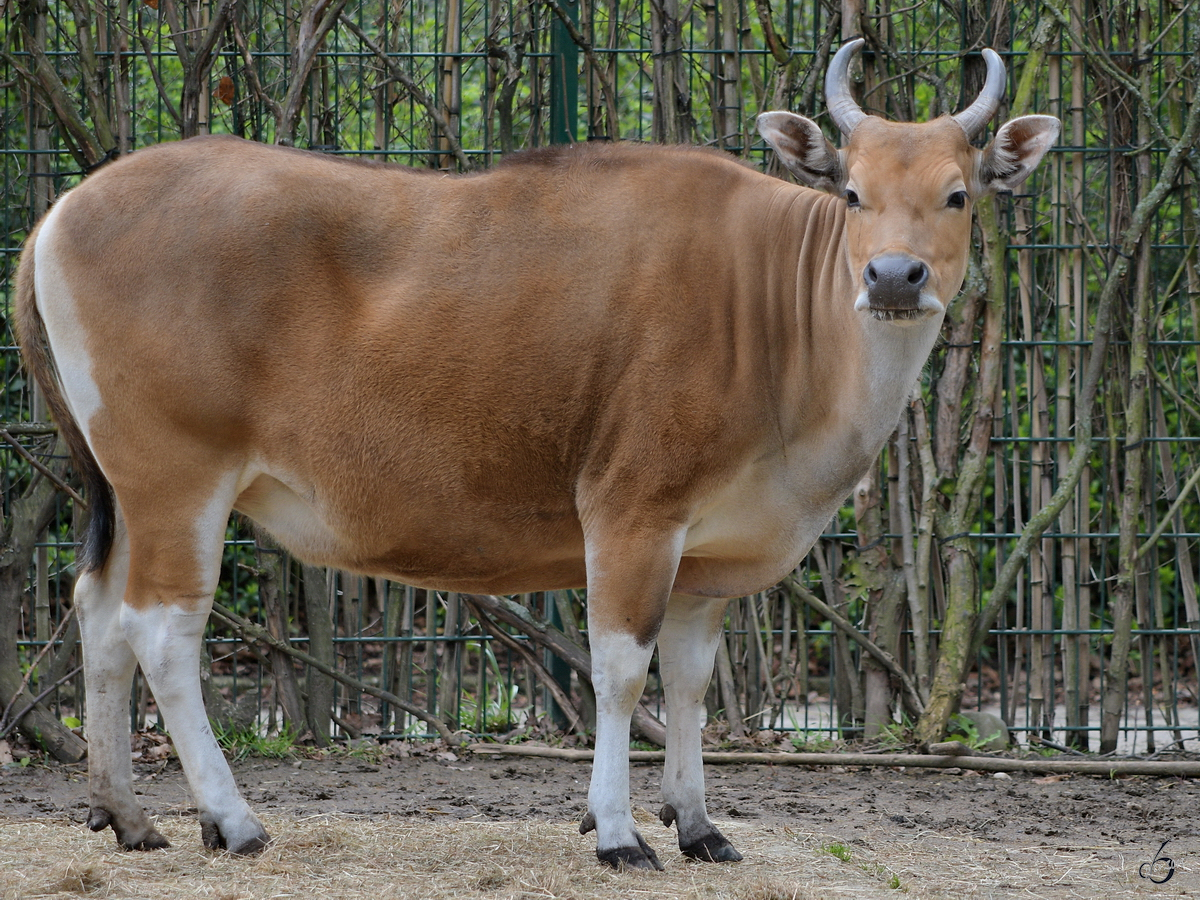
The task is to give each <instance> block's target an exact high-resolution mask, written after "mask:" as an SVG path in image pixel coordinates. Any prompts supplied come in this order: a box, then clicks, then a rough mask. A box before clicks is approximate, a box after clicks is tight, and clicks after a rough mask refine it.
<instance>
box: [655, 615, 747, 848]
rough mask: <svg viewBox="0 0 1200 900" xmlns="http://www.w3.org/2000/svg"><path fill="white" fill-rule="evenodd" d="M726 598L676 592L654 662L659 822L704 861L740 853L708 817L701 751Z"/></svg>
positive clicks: (660, 633)
mask: <svg viewBox="0 0 1200 900" xmlns="http://www.w3.org/2000/svg"><path fill="white" fill-rule="evenodd" d="M727 605H728V601H727V600H708V599H701V598H697V597H683V596H680V595H678V594H675V595H673V596H672V597H671V601H670V603H669V604H668V606H667V615H666V618H665V619H664V620H663V625H662V629H661V630H660V631H659V634H658V665H659V672H660V673H661V675H662V680H663V692H664V694H665V695H666V701H667V761H666V766H665V767H664V770H663V786H662V792H663V800H664V801H665V802H664V804H663V808H662V812H661V813H660V814H659V815H660V817H661V818H662V820H663V824H665V825H667V826H670V825H671V824H672V823H673V824H674V825H675V826H676V827H677V828H678V829H679V849H680V851H682V852H683V854H684V855H685V856H690V857H691V858H692V859H699V860H704V861H705V862H737V861H738V860H740V859H741V858H742V855H741V854H740V853H738V852H737V850H736V849H734V846H733V845H732V844H731V843H729V840H728V839H727V838H726V837H725V835H723V834H721V832H720V830H718V828H717V826H716V825H714V824H713V823H712V820H711V819H709V817H708V811H707V809H706V807H705V803H704V764H703V760H702V758H701V756H700V751H701V737H700V732H701V729H702V727H703V725H702V723H703V717H704V716H705V715H706V711H705V708H704V694H705V692H706V691H707V690H708V683H709V681H710V680H711V678H712V671H713V661H714V659H715V658H716V652H717V644H718V642H719V641H720V640H721V635H722V629H723V625H724V622H725V607H726V606H727Z"/></svg>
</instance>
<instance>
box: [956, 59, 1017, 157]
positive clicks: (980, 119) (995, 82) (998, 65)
mask: <svg viewBox="0 0 1200 900" xmlns="http://www.w3.org/2000/svg"><path fill="white" fill-rule="evenodd" d="M983 59H984V62H986V63H987V79H986V80H985V81H984V83H983V90H982V91H980V92H979V96H978V97H977V98H976V100H975V102H974V103H972V104H971V105H970V106H968V107H967V108H966V109H964V110H963V111H962V112H960V113H959V114H958V115H956V116H955V117H954V121H955V122H957V123H958V124H959V125H961V126H962V130H963V131H965V132H966V133H967V140H968V141H973V140H975V138H976V137H978V135H979V133H980V132H981V131H983V129H984V128H985V127H986V126H987V123H988V122H990V121H991V120H992V116H994V115H996V110H998V109H999V108H1000V101H1001V100H1003V99H1004V83H1005V81H1006V80H1007V78H1006V75H1005V72H1004V61H1003V60H1002V59H1000V54H998V53H997V52H996V51H995V50H992V49H990V48H988V47H985V48H984V49H983Z"/></svg>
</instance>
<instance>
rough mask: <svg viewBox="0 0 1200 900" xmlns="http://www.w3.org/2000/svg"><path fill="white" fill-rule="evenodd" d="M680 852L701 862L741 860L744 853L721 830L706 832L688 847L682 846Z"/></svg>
mask: <svg viewBox="0 0 1200 900" xmlns="http://www.w3.org/2000/svg"><path fill="white" fill-rule="evenodd" d="M679 852H681V853H682V854H683V855H684V856H690V857H691V858H692V859H698V860H700V861H701V862H741V861H742V854H740V853H738V852H737V850H736V849H735V848H734V846H733V844H731V843H729V841H728V840H727V839H726V837H725V835H723V834H721V832H719V831H713V832H712V833H710V834H706V835H705V836H704V837H702V838H700V840H698V841H693V842H692V843H690V844H688V845H687V846H686V847H682V846H681V847H680V848H679Z"/></svg>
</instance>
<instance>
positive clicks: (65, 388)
mask: <svg viewBox="0 0 1200 900" xmlns="http://www.w3.org/2000/svg"><path fill="white" fill-rule="evenodd" d="M69 201H70V194H67V195H66V196H64V197H63V198H62V199H61V200H59V201H58V203H56V204H55V205H54V207H53V208H52V209H51V210H50V212H49V214H48V215H47V216H46V218H45V219H44V220H43V221H42V227H41V231H39V232H38V238H37V243H36V244H35V245H34V256H33V258H34V287H35V291H36V293H37V308H38V311H39V312H40V313H41V315H42V320H43V321H44V322H45V323H46V335H47V337H48V338H49V340H50V346H51V347H52V348H53V350H54V361H55V365H56V366H57V368H58V380H59V383H60V384H61V385H62V392H63V397H64V398H65V399H66V402H67V406H68V407H69V408H70V410H71V415H72V416H74V417H75V421H76V422H78V423H79V428H80V430H81V431H82V432H83V435H84V437H85V438H88V443H89V444H90V443H91V439H90V437H89V432H88V423H89V422H90V420H91V418H92V416H93V415H95V414H96V412H98V411H99V410H100V409H101V408H102V407H103V406H104V401H103V399H102V398H101V397H100V388H99V386H98V385H97V384H96V380H95V378H93V377H92V371H93V368H92V358H91V355H90V354H89V352H88V346H87V329H86V328H85V327H84V325H83V322H82V321H81V320H80V318H79V307H78V305H77V304H76V302H75V296H74V294H73V293H72V292H71V286H70V284H69V283H68V280H67V274H66V272H65V271H64V268H63V265H62V262H61V259H60V255H59V253H58V246H57V245H58V241H59V237H58V229H57V225H58V218H59V216H60V215H61V214H62V209H63V207H64V206H65V205H66V204H67V203H68V202H69Z"/></svg>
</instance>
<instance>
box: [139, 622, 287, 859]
mask: <svg viewBox="0 0 1200 900" xmlns="http://www.w3.org/2000/svg"><path fill="white" fill-rule="evenodd" d="M207 621H208V613H207V611H204V612H186V611H184V610H181V609H178V608H175V607H169V606H163V605H157V606H154V607H152V608H150V609H148V610H134V609H131V608H129V607H126V608H125V609H124V611H123V613H122V616H121V624H122V627H123V630H124V633H125V635H126V637H127V639H128V640H129V643H130V644H131V645H132V646H133V648H134V649H135V651H136V652H137V655H138V659H139V660H140V661H141V663H142V672H143V674H144V675H145V676H146V680H147V681H148V682H149V684H150V689H151V690H152V691H153V692H154V699H155V702H157V704H158V707H159V709H160V710H161V711H162V713H163V716H164V718H165V719H166V724H167V728H168V729H169V730H170V733H171V740H172V742H173V743H174V744H175V750H176V752H177V753H178V754H179V759H180V762H182V763H183V771H184V774H185V775H186V776H187V779H188V784H189V785H191V788H192V795H193V796H194V798H195V800H196V807H197V809H198V810H199V812H200V823H201V831H202V836H203V838H204V843H205V844H206V845H207V846H209V847H214V848H215V847H225V848H227V849H229V850H231V851H233V852H236V853H250V852H254V851H256V850H258V849H261V847H262V846H263V845H264V844H265V843H266V841H267V833H266V831H265V830H264V829H263V827H262V825H261V824H260V823H259V821H258V819H257V818H255V816H254V814H253V813H252V812H251V811H250V807H249V806H248V805H247V804H246V801H245V800H243V799H242V795H241V793H240V792H239V791H238V788H237V784H236V783H235V782H234V779H233V773H232V772H230V770H229V764H228V763H227V762H226V761H225V756H224V754H222V752H221V748H220V747H219V746H218V745H217V741H216V738H215V737H214V736H213V732H212V728H211V726H210V725H209V723H208V716H207V714H206V713H205V710H204V700H203V697H202V696H201V692H200V678H199V673H200V641H201V638H202V636H203V633H204V628H205V625H206V623H207Z"/></svg>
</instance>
